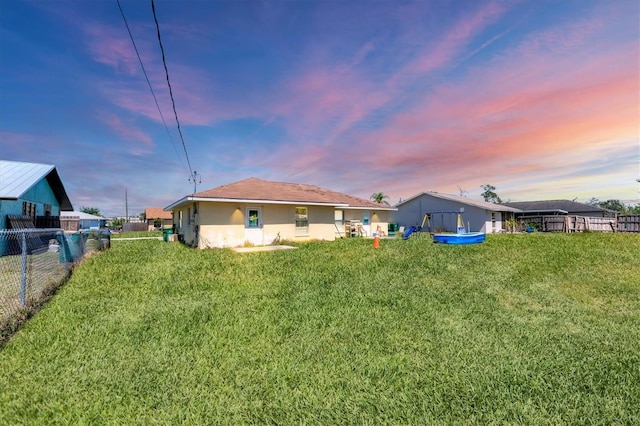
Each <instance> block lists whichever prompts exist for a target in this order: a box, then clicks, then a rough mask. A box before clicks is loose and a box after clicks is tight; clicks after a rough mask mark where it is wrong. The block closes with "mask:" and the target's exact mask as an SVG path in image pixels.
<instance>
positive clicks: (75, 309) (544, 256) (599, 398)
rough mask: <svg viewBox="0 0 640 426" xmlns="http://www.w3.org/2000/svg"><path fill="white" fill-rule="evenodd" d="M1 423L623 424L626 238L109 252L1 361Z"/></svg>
mask: <svg viewBox="0 0 640 426" xmlns="http://www.w3.org/2000/svg"><path fill="white" fill-rule="evenodd" d="M0 413H2V415H1V416H0V424H7V425H14V424H171V425H175V424H263V423H274V424H307V423H311V424H426V423H429V424H451V423H458V424H467V423H481V424H486V423H524V424H567V423H569V424H585V423H586V424H638V423H640V236H638V235H621V234H616V235H606V234H595V233H587V234H577V235H565V234H527V235H498V236H493V235H491V236H488V239H487V242H486V243H484V244H480V245H473V246H443V245H436V244H432V243H431V242H430V240H429V239H428V238H427V237H425V236H422V237H420V238H415V239H411V240H409V241H401V240H382V241H381V247H380V248H379V249H373V248H372V241H371V240H361V239H349V240H346V239H345V240H338V241H335V242H315V243H308V244H301V245H299V248H298V249H297V250H283V251H275V252H260V253H251V254H239V253H235V252H232V251H230V250H206V251H198V250H194V249H190V248H187V247H184V246H182V245H180V244H177V243H172V244H169V243H164V242H162V241H153V240H144V241H121V242H119V243H118V244H114V245H113V246H112V248H111V249H110V250H109V251H106V252H103V253H101V254H99V255H96V256H93V257H90V258H89V259H87V260H86V261H85V262H84V263H83V264H82V265H81V266H80V267H79V268H77V269H76V270H75V272H74V274H73V276H72V278H71V279H70V281H69V282H68V283H67V284H66V285H65V286H64V287H63V288H62V289H61V290H60V291H59V292H58V293H57V295H56V296H55V297H54V298H53V299H52V300H51V301H50V302H49V304H48V305H47V306H46V307H45V308H44V309H43V310H42V311H40V312H39V313H38V314H37V315H36V316H35V317H34V318H33V319H32V320H30V321H29V323H28V324H26V325H25V327H24V328H23V329H22V330H21V331H20V332H19V333H18V334H17V335H15V336H14V337H13V338H12V340H11V341H9V342H8V343H7V344H5V345H4V347H3V348H2V349H0Z"/></svg>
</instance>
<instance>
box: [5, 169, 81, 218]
mask: <svg viewBox="0 0 640 426" xmlns="http://www.w3.org/2000/svg"><path fill="white" fill-rule="evenodd" d="M42 179H46V180H47V183H48V184H49V186H50V187H51V190H52V191H53V193H54V195H55V197H56V199H57V200H58V203H59V204H60V210H64V211H71V210H73V206H72V205H71V201H69V197H68V196H67V192H66V191H65V189H64V185H63V184H62V180H61V179H60V176H59V175H58V171H57V170H56V167H55V166H53V165H50V164H39V163H24V162H20V161H5V160H0V199H5V200H17V199H19V198H20V197H21V196H22V195H23V194H24V193H25V192H27V191H28V190H29V189H31V188H33V186H34V185H36V184H37V183H38V182H40V181H41V180H42Z"/></svg>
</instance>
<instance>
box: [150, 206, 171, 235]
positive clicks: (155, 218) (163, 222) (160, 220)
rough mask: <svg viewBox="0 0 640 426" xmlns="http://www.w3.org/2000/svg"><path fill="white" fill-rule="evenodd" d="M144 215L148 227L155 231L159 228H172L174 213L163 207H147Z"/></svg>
mask: <svg viewBox="0 0 640 426" xmlns="http://www.w3.org/2000/svg"><path fill="white" fill-rule="evenodd" d="M144 217H145V219H146V221H147V229H148V230H149V231H153V230H154V229H158V228H167V227H168V228H171V225H173V215H172V214H171V212H166V211H164V210H163V208H162V207H147V208H146V209H144Z"/></svg>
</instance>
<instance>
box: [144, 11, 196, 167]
mask: <svg viewBox="0 0 640 426" xmlns="http://www.w3.org/2000/svg"><path fill="white" fill-rule="evenodd" d="M151 10H152V11H153V19H154V21H155V22H156V29H157V31H158V43H160V50H161V51H162V64H163V65H164V72H165V75H166V76H167V85H168V86H169V96H170V97H171V104H172V105H173V114H174V115H175V116H176V123H177V124H178V133H179V134H180V141H181V142H182V147H183V148H184V155H185V157H186V158H187V164H188V165H189V174H190V175H191V176H194V172H193V169H192V168H191V162H190V161H189V154H188V153H187V146H186V145H185V143H184V137H183V136H182V129H180V120H178V112H177V111H176V102H175V100H174V99H173V91H172V90H171V82H170V81H169V70H168V69H167V62H166V61H165V58H164V47H163V46H162V38H161V37H160V25H159V24H158V18H157V17H156V6H155V4H154V2H153V0H151Z"/></svg>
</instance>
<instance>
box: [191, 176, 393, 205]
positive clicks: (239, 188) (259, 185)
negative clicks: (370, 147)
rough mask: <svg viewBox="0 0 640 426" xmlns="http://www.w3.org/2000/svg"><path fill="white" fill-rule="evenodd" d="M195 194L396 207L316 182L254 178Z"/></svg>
mask: <svg viewBox="0 0 640 426" xmlns="http://www.w3.org/2000/svg"><path fill="white" fill-rule="evenodd" d="M193 196H194V197H198V198H212V199H216V198H220V199H233V200H255V201H280V202H291V203H301V204H304V203H321V204H330V205H331V204H347V205H349V207H360V208H367V207H368V208H372V209H389V210H395V209H394V208H393V207H390V206H386V205H382V204H378V203H374V202H373V201H369V200H365V199H363V198H358V197H353V196H351V195H347V194H342V193H340V192H336V191H331V190H329V189H324V188H320V187H317V186H314V185H306V184H301V183H286V182H272V181H267V180H262V179H258V178H254V177H252V178H248V179H244V180H241V181H238V182H234V183H230V184H227V185H222V186H218V187H217V188H212V189H207V190H205V191H201V192H198V193H196V194H194V195H193Z"/></svg>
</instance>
